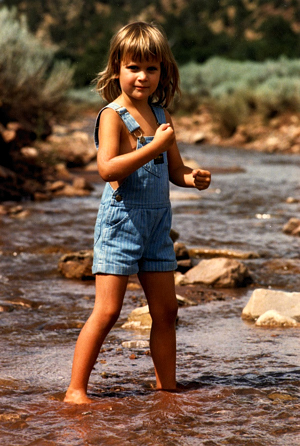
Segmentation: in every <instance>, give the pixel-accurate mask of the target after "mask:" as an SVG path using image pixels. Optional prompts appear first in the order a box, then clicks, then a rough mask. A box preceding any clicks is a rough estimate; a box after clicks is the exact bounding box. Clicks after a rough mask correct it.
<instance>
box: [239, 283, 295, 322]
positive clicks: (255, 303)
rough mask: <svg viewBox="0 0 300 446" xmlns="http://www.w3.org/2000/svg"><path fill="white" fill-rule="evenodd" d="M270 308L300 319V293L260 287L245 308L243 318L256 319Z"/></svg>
mask: <svg viewBox="0 0 300 446" xmlns="http://www.w3.org/2000/svg"><path fill="white" fill-rule="evenodd" d="M269 310H274V311H277V312H278V313H280V314H281V315H283V316H288V317H291V318H294V319H295V320H296V321H300V293H295V292H294V293H287V292H285V291H275V290H266V289H261V288H258V289H256V290H255V291H254V292H253V293H252V296H251V297H250V300H249V302H248V303H247V305H246V306H245V308H244V309H243V311H242V318H243V319H252V320H256V319H258V318H259V317H260V316H261V315H263V314H264V313H266V312H267V311H269Z"/></svg>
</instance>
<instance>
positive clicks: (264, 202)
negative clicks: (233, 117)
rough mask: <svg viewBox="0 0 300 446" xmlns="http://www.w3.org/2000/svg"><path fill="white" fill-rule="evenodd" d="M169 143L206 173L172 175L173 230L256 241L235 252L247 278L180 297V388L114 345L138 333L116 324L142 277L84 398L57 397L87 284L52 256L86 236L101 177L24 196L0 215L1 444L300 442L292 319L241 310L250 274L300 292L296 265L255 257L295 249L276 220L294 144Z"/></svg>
mask: <svg viewBox="0 0 300 446" xmlns="http://www.w3.org/2000/svg"><path fill="white" fill-rule="evenodd" d="M181 149H182V154H183V155H184V156H186V157H190V158H191V159H195V160H197V161H198V163H199V164H200V165H201V166H203V167H208V168H211V169H212V172H214V171H215V172H216V173H215V174H214V175H213V181H212V184H211V187H210V189H209V190H207V191H205V192H202V193H201V194H196V197H195V194H194V192H193V191H191V190H183V189H178V188H175V187H172V198H173V200H172V205H173V228H174V229H176V230H177V231H178V232H179V233H180V240H179V241H181V242H183V243H185V244H186V245H187V246H188V247H199V246H200V247H207V248H215V249H235V250H241V251H254V252H257V253H259V254H260V258H259V259H252V260H247V261H245V263H246V264H247V266H248V267H249V269H250V271H251V273H252V275H253V278H254V284H253V285H252V286H249V287H247V288H241V289H238V290H224V291H223V298H222V299H219V300H215V301H210V302H206V303H200V304H199V305H197V306H191V307H181V308H180V310H179V323H178V327H177V337H178V373H177V378H178V381H179V382H180V383H182V384H185V386H186V390H185V391H184V392H182V393H178V394H172V393H166V392H156V391H154V390H152V385H153V383H154V377H153V367H152V361H151V357H150V356H149V354H147V353H148V352H147V348H145V349H126V348H123V347H122V342H123V341H130V340H137V339H138V340H139V339H142V340H147V339H148V337H149V333H147V332H146V333H142V332H139V333H137V332H134V331H129V330H124V329H122V328H121V325H122V323H124V322H125V321H126V319H127V316H128V314H129V313H130V311H131V310H132V309H133V308H135V307H136V306H137V305H139V304H140V302H142V300H143V296H142V292H141V290H138V289H137V290H133V291H128V292H127V295H126V298H125V304H124V307H123V311H122V314H121V317H120V320H119V321H118V323H117V324H116V326H115V328H114V329H113V330H112V331H111V333H110V335H109V337H108V338H107V341H106V344H105V345H104V346H103V347H104V348H103V352H102V354H101V355H100V356H99V360H98V362H97V364H96V366H95V370H94V371H93V374H92V377H91V380H90V386H89V393H90V395H91V396H93V397H94V398H95V403H94V404H92V405H90V406H79V407H74V406H69V405H66V404H64V403H62V399H63V394H64V392H65V390H66V387H67V385H68V382H69V378H70V370H71V364H72V355H73V349H74V345H75V341H76V339H77V336H78V333H79V329H80V327H81V326H82V323H83V322H84V321H85V320H86V319H87V316H88V315H89V313H90V311H91V309H92V306H93V295H94V285H93V282H92V281H86V282H79V281H70V280H67V279H65V278H63V277H61V276H60V275H59V274H58V272H57V263H58V259H59V258H60V256H61V255H62V254H63V253H65V252H68V251H77V250H79V249H89V248H90V247H91V246H92V240H93V226H94V222H95V217H96V213H97V208H98V204H99V197H100V195H101V191H102V188H103V184H101V183H98V184H95V191H94V192H93V193H92V195H91V196H90V197H86V198H72V199H70V198H60V199H56V200H53V201H51V202H42V203H37V202H36V203H34V202H24V203H22V205H23V208H24V210H25V211H28V215H27V216H24V217H23V218H17V217H15V218H13V217H11V216H1V217H0V218H1V220H0V225H1V231H0V251H1V255H0V301H1V305H2V306H3V309H4V310H5V311H4V312H2V313H1V314H0V332H1V337H0V346H1V347H0V348H1V356H0V365H1V367H0V438H1V446H13V445H16V446H25V445H26V446H27V445H28V446H29V445H31V446H33V445H37V446H56V445H59V446H60V445H62V446H83V445H102V444H103V445H129V444H130V445H153V446H160V445H161V446H169V445H170V446H171V445H184V446H187V445H205V446H214V445H218V446H219V445H240V446H246V445H249V446H250V445H251V446H273V445H274V446H283V445H285V446H294V445H300V389H299V385H300V361H299V360H300V352H299V339H300V330H299V329H261V328H257V327H255V326H254V324H253V323H250V322H246V321H243V320H242V319H241V311H242V309H243V307H244V306H245V305H246V303H247V301H248V299H249V298H250V296H251V293H252V291H253V289H254V288H255V287H271V288H274V289H283V290H285V291H300V276H299V274H298V275H297V274H291V273H289V271H288V270H286V271H280V272H276V273H275V272H274V271H271V270H270V269H268V268H266V267H265V263H266V262H267V261H269V260H272V259H298V258H299V247H300V243H299V238H296V237H291V236H288V235H285V234H284V233H283V232H282V227H283V225H284V224H285V223H286V222H287V221H288V220H289V218H291V217H298V218H299V217H300V204H299V203H292V204H288V203H287V202H286V199H287V198H288V197H289V196H292V197H295V198H299V197H300V188H299V183H300V174H299V172H300V169H299V167H300V157H299V156H298V157H296V156H284V155H275V154H272V155H267V154H261V153H254V152H245V151H238V150H234V149H220V148H211V147H201V148H199V147H195V146H186V145H185V146H182V147H181ZM220 169H221V170H220ZM208 292H211V290H210V291H208Z"/></svg>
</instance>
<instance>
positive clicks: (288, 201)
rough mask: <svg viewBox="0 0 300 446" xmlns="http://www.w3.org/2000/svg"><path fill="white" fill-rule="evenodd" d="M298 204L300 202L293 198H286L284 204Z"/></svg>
mask: <svg viewBox="0 0 300 446" xmlns="http://www.w3.org/2000/svg"><path fill="white" fill-rule="evenodd" d="M299 202H300V200H299V199H298V198H295V197H287V199H286V203H288V204H294V203H299Z"/></svg>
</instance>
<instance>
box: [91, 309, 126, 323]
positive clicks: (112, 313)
mask: <svg viewBox="0 0 300 446" xmlns="http://www.w3.org/2000/svg"><path fill="white" fill-rule="evenodd" d="M120 312H121V310H120V309H119V308H109V307H108V308H101V309H99V308H97V309H94V311H93V313H92V315H91V318H92V319H94V320H95V321H96V323H98V324H99V325H104V326H109V327H112V326H113V325H114V324H115V323H116V322H117V320H118V318H119V316H120Z"/></svg>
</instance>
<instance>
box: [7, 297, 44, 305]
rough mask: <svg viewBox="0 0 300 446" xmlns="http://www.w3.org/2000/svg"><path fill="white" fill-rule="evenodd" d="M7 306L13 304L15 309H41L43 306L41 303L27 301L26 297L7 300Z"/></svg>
mask: <svg viewBox="0 0 300 446" xmlns="http://www.w3.org/2000/svg"><path fill="white" fill-rule="evenodd" d="M5 304H11V305H13V306H14V307H24V308H39V307H40V306H41V304H40V302H34V301H32V300H29V299H26V298H25V297H14V298H12V299H7V300H5Z"/></svg>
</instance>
